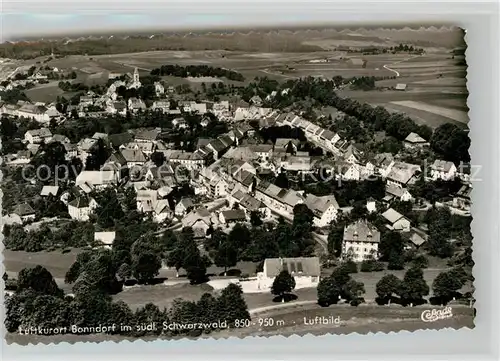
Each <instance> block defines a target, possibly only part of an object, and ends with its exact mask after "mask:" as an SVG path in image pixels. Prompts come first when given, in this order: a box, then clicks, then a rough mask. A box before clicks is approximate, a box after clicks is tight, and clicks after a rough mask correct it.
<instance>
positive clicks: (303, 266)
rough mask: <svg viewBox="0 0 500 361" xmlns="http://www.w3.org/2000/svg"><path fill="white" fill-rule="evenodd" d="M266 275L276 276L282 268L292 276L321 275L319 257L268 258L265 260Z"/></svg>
mask: <svg viewBox="0 0 500 361" xmlns="http://www.w3.org/2000/svg"><path fill="white" fill-rule="evenodd" d="M264 270H265V271H266V274H265V276H266V277H270V278H272V277H276V276H277V275H278V274H279V273H280V272H281V271H282V270H287V271H288V272H289V273H290V274H291V275H292V276H299V275H302V276H311V277H319V276H320V275H321V267H320V262H319V258H318V257H297V258H266V259H265V260H264Z"/></svg>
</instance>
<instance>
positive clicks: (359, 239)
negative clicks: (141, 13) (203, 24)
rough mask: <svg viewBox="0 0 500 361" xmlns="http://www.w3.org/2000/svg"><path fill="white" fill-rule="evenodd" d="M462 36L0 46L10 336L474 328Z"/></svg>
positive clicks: (353, 33) (365, 32)
mask: <svg viewBox="0 0 500 361" xmlns="http://www.w3.org/2000/svg"><path fill="white" fill-rule="evenodd" d="M465 53H466V43H465V41H464V31H463V30H462V29H460V28H458V27H453V26H448V25H447V26H442V25H436V24H434V25H430V24H428V25H425V26H424V25H412V26H410V25H408V26H406V27H405V26H397V27H396V26H391V25H390V24H389V25H387V26H368V25H367V26H366V27H358V26H355V27H350V28H349V27H335V26H334V25H333V26H332V27H330V28H329V27H317V28H315V27H296V28H293V27H289V28H287V27H283V28H271V27H270V28H254V29H237V30H234V29H223V30H221V29H208V30H203V31H202V30H197V31H195V32H189V31H182V32H180V31H179V32H174V31H169V32H157V33H151V32H149V33H144V32H137V33H134V32H129V33H123V34H121V33H120V34H119V33H115V34H93V35H88V34H87V35H82V36H77V35H71V36H59V37H56V36H54V37H48V38H43V39H35V38H33V39H24V40H12V41H4V42H3V43H2V44H0V117H1V124H0V136H1V145H0V152H1V161H0V167H1V172H2V177H1V178H0V186H1V190H2V194H3V195H2V201H1V215H0V216H1V217H0V219H1V222H0V228H1V231H2V234H3V244H4V251H3V256H4V261H3V263H4V269H5V272H4V273H3V281H4V284H5V289H4V295H5V305H4V307H5V318H4V320H5V329H6V336H5V337H6V340H7V342H8V343H17V344H21V345H25V344H29V343H40V342H41V343H47V344H48V343H53V342H60V341H66V342H72V343H73V342H79V341H93V342H97V341H120V340H125V339H129V340H135V339H139V338H140V339H143V340H155V339H181V338H186V337H187V338H197V339H200V338H227V337H233V336H234V337H245V336H274V335H283V336H290V335H305V334H313V335H324V334H348V333H351V332H357V333H360V334H366V333H369V332H391V331H395V332H397V331H400V330H409V331H413V330H418V329H442V328H453V329H459V328H462V327H467V328H473V327H474V316H475V312H476V311H475V308H474V302H475V299H474V286H473V282H474V279H473V276H472V268H473V265H474V262H473V259H472V239H473V237H472V234H471V227H470V224H471V221H472V216H471V212H470V211H471V191H472V184H475V183H474V181H475V178H476V177H478V172H480V169H479V168H476V167H474V166H472V165H471V164H470V155H469V146H470V139H469V130H468V121H469V118H468V107H467V96H468V91H467V86H466V75H467V64H466V57H465Z"/></svg>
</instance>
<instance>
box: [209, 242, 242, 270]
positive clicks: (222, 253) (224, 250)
mask: <svg viewBox="0 0 500 361" xmlns="http://www.w3.org/2000/svg"><path fill="white" fill-rule="evenodd" d="M214 262H215V265H216V266H217V267H224V276H226V273H227V268H228V267H233V266H236V263H237V262H238V248H237V246H236V244H234V243H233V242H231V240H229V239H227V240H225V241H223V242H221V243H220V244H219V247H218V249H217V253H216V254H215V259H214Z"/></svg>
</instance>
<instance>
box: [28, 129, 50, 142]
mask: <svg viewBox="0 0 500 361" xmlns="http://www.w3.org/2000/svg"><path fill="white" fill-rule="evenodd" d="M51 138H52V133H51V132H50V130H49V129H48V128H40V129H33V130H28V131H27V132H26V133H24V140H25V141H27V142H28V143H30V144H40V143H42V142H44V143H48V142H49V141H50V139H51Z"/></svg>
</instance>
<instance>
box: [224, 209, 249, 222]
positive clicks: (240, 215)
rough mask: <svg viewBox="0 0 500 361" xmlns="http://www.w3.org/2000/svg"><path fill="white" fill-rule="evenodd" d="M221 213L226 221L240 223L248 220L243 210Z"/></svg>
mask: <svg viewBox="0 0 500 361" xmlns="http://www.w3.org/2000/svg"><path fill="white" fill-rule="evenodd" d="M221 213H222V216H223V217H224V219H225V220H226V221H239V220H245V219H246V214H245V211H244V210H242V209H230V210H228V211H222V212H221Z"/></svg>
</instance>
